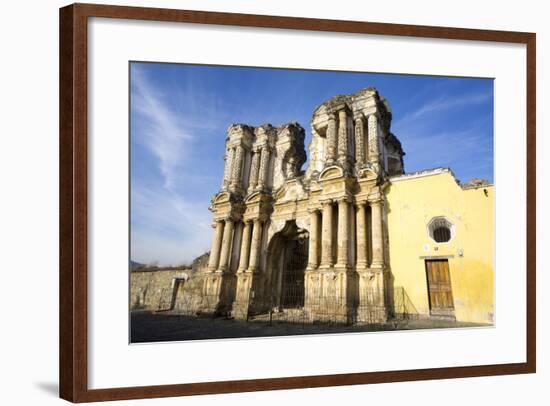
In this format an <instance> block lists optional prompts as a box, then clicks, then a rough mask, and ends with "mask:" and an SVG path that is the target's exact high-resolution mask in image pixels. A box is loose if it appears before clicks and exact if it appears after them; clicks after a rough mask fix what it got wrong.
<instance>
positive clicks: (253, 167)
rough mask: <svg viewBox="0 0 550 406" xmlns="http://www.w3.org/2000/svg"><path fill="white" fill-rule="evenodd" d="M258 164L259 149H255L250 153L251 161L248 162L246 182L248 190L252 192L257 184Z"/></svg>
mask: <svg viewBox="0 0 550 406" xmlns="http://www.w3.org/2000/svg"><path fill="white" fill-rule="evenodd" d="M259 166H260V150H258V149H257V150H255V151H254V152H253V154H252V163H251V164H250V182H248V191H249V192H252V191H253V190H254V189H256V186H258V170H259V169H260V168H259Z"/></svg>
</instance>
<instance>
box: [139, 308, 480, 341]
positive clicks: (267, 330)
mask: <svg viewBox="0 0 550 406" xmlns="http://www.w3.org/2000/svg"><path fill="white" fill-rule="evenodd" d="M483 326H484V327H487V326H488V325H484V324H475V323H460V322H454V321H448V320H408V321H399V322H388V323H384V324H374V325H372V324H371V325H351V326H346V325H343V324H298V323H277V322H274V323H272V325H269V323H268V322H266V321H264V320H259V321H249V322H245V321H237V320H231V319H224V318H207V317H193V316H184V315H178V314H172V313H151V312H143V311H136V312H132V313H131V342H132V343H145V342H159V341H183V340H200V339H220V338H244V337H270V336H288V335H303V334H331V333H332V334H333V333H358V332H369V331H392V330H413V329H429V328H453V327H454V328H457V327H483Z"/></svg>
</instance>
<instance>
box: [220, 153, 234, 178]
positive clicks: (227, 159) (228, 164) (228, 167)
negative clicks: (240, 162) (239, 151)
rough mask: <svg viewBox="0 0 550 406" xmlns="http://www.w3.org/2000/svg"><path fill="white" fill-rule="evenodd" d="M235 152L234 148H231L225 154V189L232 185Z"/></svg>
mask: <svg viewBox="0 0 550 406" xmlns="http://www.w3.org/2000/svg"><path fill="white" fill-rule="evenodd" d="M234 152H235V150H234V149H233V148H229V149H228V150H227V151H226V153H225V157H224V160H225V166H224V169H223V186H224V187H225V186H227V185H229V183H231V175H232V172H231V169H232V168H231V165H232V163H233V154H234Z"/></svg>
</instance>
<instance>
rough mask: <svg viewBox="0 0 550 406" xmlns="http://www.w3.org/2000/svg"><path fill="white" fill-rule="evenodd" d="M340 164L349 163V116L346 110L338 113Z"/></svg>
mask: <svg viewBox="0 0 550 406" xmlns="http://www.w3.org/2000/svg"><path fill="white" fill-rule="evenodd" d="M338 162H340V164H342V165H346V164H347V162H348V115H347V113H346V110H340V111H339V112H338Z"/></svg>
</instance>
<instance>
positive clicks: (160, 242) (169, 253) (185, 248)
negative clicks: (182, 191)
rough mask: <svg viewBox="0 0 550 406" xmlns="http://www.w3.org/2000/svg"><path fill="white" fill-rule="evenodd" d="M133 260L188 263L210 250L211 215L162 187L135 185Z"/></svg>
mask: <svg viewBox="0 0 550 406" xmlns="http://www.w3.org/2000/svg"><path fill="white" fill-rule="evenodd" d="M131 212H132V241H131V251H132V252H131V256H132V259H133V260H135V261H138V262H143V263H151V262H154V261H158V262H159V263H160V264H163V265H170V264H172V265H176V264H181V263H189V262H191V261H192V260H193V259H194V258H195V257H196V256H198V255H200V254H202V253H203V252H205V251H207V250H208V249H209V242H210V239H211V233H212V228H211V227H210V224H211V219H212V214H211V213H210V212H209V211H208V206H207V205H205V204H202V203H200V202H199V203H192V202H188V201H186V200H185V199H184V198H182V197H181V196H180V195H178V194H177V193H174V192H171V191H169V190H166V189H164V188H162V187H160V188H158V187H152V188H151V187H145V186H144V185H143V184H141V183H140V182H136V183H134V184H132V206H131Z"/></svg>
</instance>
